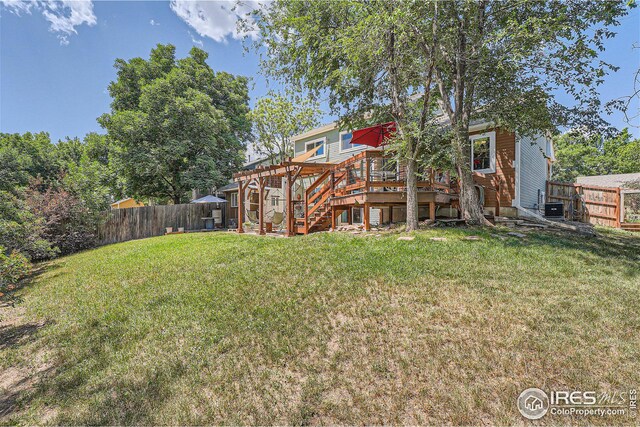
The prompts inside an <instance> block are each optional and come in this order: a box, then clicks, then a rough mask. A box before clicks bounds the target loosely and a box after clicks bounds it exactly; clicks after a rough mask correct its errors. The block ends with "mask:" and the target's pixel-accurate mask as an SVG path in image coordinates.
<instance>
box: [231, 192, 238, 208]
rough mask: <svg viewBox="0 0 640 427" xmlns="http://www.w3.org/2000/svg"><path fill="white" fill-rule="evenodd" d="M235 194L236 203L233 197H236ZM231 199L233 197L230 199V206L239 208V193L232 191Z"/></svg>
mask: <svg viewBox="0 0 640 427" xmlns="http://www.w3.org/2000/svg"><path fill="white" fill-rule="evenodd" d="M233 196H235V199H236V201H235V204H234V203H233V199H234V197H233ZM229 199H231V200H229V205H230V206H229V207H232V208H237V207H238V193H231V194H230V195H229Z"/></svg>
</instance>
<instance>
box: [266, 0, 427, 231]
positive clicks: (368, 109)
mask: <svg viewBox="0 0 640 427" xmlns="http://www.w3.org/2000/svg"><path fill="white" fill-rule="evenodd" d="M400 6H402V7H400ZM405 6H406V5H402V4H401V5H398V4H396V3H394V2H388V1H382V0H380V1H370V2H356V1H339V2H338V1H336V2H289V1H275V2H272V3H269V5H268V7H266V8H265V9H262V11H261V12H260V13H261V14H262V17H261V19H259V20H257V22H258V23H259V25H260V29H261V32H262V35H263V40H264V43H265V44H266V48H267V51H268V52H267V55H266V60H265V61H264V65H265V68H266V69H267V70H268V72H269V73H271V74H273V75H275V76H276V77H278V78H281V79H282V80H284V81H286V82H287V83H288V84H290V85H291V86H292V87H303V88H305V89H306V90H308V91H309V92H310V93H311V94H312V95H314V96H321V95H322V96H326V98H327V100H328V104H329V107H330V108H331V110H332V112H333V113H334V114H337V115H339V116H340V117H341V119H342V122H343V123H345V124H349V125H357V124H365V123H366V122H367V121H368V122H369V123H372V122H377V121H382V120H384V121H388V119H389V118H391V119H393V120H394V121H395V122H396V128H397V131H396V143H395V144H393V148H394V149H395V151H396V152H397V154H398V160H399V161H400V163H401V164H402V165H403V166H404V167H405V169H406V172H407V173H406V176H407V183H406V184H407V228H408V229H409V230H412V229H415V228H417V219H418V205H417V173H418V159H419V158H420V157H421V155H422V153H421V149H422V148H424V146H425V144H424V142H425V141H427V140H432V139H433V138H426V135H428V134H432V133H433V129H434V128H433V126H432V125H433V119H434V116H433V112H434V108H433V107H434V104H433V99H432V98H431V97H430V95H431V92H429V91H427V92H424V91H423V94H421V93H420V91H421V88H424V87H425V85H426V86H430V79H431V78H432V74H431V73H430V72H429V65H430V62H429V61H428V58H425V57H424V55H422V54H421V53H420V52H418V49H419V46H417V44H416V42H415V40H414V36H413V34H411V33H410V32H408V31H407V25H406V19H407V18H410V17H409V16H408V15H407V8H406V7H405ZM420 48H421V47H420Z"/></svg>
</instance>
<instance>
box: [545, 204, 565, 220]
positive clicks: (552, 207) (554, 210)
mask: <svg viewBox="0 0 640 427" xmlns="http://www.w3.org/2000/svg"><path fill="white" fill-rule="evenodd" d="M544 216H545V217H547V218H563V217H564V205H563V204H562V202H553V203H545V204H544Z"/></svg>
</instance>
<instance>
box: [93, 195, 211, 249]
mask: <svg viewBox="0 0 640 427" xmlns="http://www.w3.org/2000/svg"><path fill="white" fill-rule="evenodd" d="M217 205H218V204H217V203H190V204H182V205H163V206H144V207H141V208H126V209H113V210H111V211H108V212H106V213H105V219H104V221H103V222H102V223H101V224H100V225H99V226H98V242H99V244H108V243H117V242H124V241H127V240H134V239H143V238H145V237H153V236H162V235H163V234H164V232H165V228H166V227H173V228H174V230H176V229H177V228H178V227H183V228H184V229H185V231H193V230H201V229H204V228H205V224H204V219H203V218H206V217H211V212H212V210H213V209H216V206H217Z"/></svg>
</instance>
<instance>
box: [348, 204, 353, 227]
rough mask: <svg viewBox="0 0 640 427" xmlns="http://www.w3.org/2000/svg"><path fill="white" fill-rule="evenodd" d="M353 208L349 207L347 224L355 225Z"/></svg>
mask: <svg viewBox="0 0 640 427" xmlns="http://www.w3.org/2000/svg"><path fill="white" fill-rule="evenodd" d="M352 209H353V208H352V207H351V206H348V207H347V224H349V225H353V210H352Z"/></svg>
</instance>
